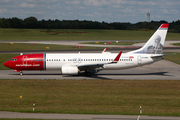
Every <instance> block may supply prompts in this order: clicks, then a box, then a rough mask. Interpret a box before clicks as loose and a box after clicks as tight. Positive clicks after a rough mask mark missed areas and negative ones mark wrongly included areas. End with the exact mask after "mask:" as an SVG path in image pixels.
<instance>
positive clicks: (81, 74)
mask: <svg viewBox="0 0 180 120" xmlns="http://www.w3.org/2000/svg"><path fill="white" fill-rule="evenodd" d="M166 73H168V72H153V73H140V74H139V73H137V74H135V73H127V74H124V73H108V74H105V73H104V74H103V73H97V74H92V75H91V76H90V77H88V76H86V75H85V74H83V73H80V74H78V75H62V74H58V73H24V74H23V76H26V75H29V76H39V75H43V76H62V77H63V78H66V77H72V78H74V77H77V78H78V77H86V78H95V79H110V78H111V76H123V77H126V76H127V77H129V76H141V75H143V76H151V75H157V76H172V75H167V74H166ZM10 75H19V74H17V73H16V74H10ZM103 75H105V76H108V77H105V76H103Z"/></svg>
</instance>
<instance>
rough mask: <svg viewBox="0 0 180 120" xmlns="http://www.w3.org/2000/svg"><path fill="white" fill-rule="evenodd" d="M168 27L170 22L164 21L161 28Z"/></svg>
mask: <svg viewBox="0 0 180 120" xmlns="http://www.w3.org/2000/svg"><path fill="white" fill-rule="evenodd" d="M168 27H169V23H164V24H162V25H161V27H160V28H168Z"/></svg>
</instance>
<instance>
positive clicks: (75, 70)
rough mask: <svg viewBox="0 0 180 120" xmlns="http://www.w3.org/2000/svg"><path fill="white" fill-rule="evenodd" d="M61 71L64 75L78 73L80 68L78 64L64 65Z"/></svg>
mask: <svg viewBox="0 0 180 120" xmlns="http://www.w3.org/2000/svg"><path fill="white" fill-rule="evenodd" d="M61 72H62V74H63V75H77V74H78V68H77V67H76V66H62V68H61Z"/></svg>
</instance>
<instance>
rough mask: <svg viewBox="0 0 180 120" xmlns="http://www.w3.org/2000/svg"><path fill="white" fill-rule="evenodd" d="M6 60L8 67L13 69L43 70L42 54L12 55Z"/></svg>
mask: <svg viewBox="0 0 180 120" xmlns="http://www.w3.org/2000/svg"><path fill="white" fill-rule="evenodd" d="M13 59H16V61H12V60H10V61H8V64H9V66H8V67H9V68H11V69H15V70H44V67H45V66H44V62H45V59H44V54H27V55H20V56H16V57H13Z"/></svg>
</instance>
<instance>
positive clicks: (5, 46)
mask: <svg viewBox="0 0 180 120" xmlns="http://www.w3.org/2000/svg"><path fill="white" fill-rule="evenodd" d="M46 47H49V49H48V50H82V49H103V48H101V47H86V46H84V47H83V48H77V47H76V46H68V45H50V44H33V45H31V44H26V43H14V44H10V43H0V51H21V50H22V51H26V50H47V49H46Z"/></svg>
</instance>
